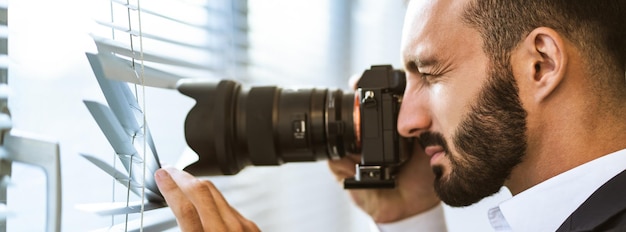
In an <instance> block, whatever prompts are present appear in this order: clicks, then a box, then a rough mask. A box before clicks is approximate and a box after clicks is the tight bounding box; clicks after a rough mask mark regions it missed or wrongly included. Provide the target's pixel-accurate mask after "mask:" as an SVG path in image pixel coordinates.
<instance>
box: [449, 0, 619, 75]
mask: <svg viewBox="0 0 626 232" xmlns="http://www.w3.org/2000/svg"><path fill="white" fill-rule="evenodd" d="M461 17H462V20H463V21H464V22H465V23H467V24H468V25H470V27H473V28H475V29H477V30H478V31H479V32H480V33H481V36H482V38H483V49H484V51H485V53H486V54H487V55H488V56H489V57H490V59H492V61H493V62H497V63H498V62H507V63H508V62H509V60H510V52H511V50H512V49H513V48H515V47H516V46H517V44H518V43H519V42H521V41H522V39H523V38H525V37H526V36H527V35H528V34H529V33H530V32H531V31H532V30H533V29H535V28H538V27H549V28H552V29H554V30H555V31H557V32H558V33H560V34H561V35H563V36H564V37H565V38H566V39H567V40H569V41H571V42H572V43H574V44H575V46H577V47H578V48H579V49H580V50H581V51H582V54H583V56H585V57H586V58H587V59H586V60H588V65H590V68H592V70H589V71H590V73H597V72H602V71H604V72H605V73H603V74H607V73H606V71H607V70H610V71H611V72H617V71H621V75H622V78H623V76H624V72H625V69H626V0H473V1H471V2H470V3H469V4H468V5H467V6H466V10H465V12H464V14H463V15H462V16H461ZM595 69H598V70H595ZM612 74H616V73H612Z"/></svg>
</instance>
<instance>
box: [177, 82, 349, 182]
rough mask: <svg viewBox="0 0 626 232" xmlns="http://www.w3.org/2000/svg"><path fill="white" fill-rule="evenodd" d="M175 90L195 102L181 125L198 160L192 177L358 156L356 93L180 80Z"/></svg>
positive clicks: (193, 168)
mask: <svg viewBox="0 0 626 232" xmlns="http://www.w3.org/2000/svg"><path fill="white" fill-rule="evenodd" d="M177 88H178V90H179V91H180V92H181V93H183V94H185V95H187V96H190V97H192V98H194V99H195V100H196V105H195V106H194V107H193V108H192V109H191V110H190V111H189V113H188V115H187V118H186V120H185V137H186V140H187V144H188V145H189V146H190V147H191V148H192V149H193V150H194V151H195V152H196V153H197V154H198V156H199V160H198V162H196V163H193V164H191V165H190V166H188V167H186V168H185V170H186V171H188V172H190V173H192V174H194V175H199V176H204V175H233V174H237V173H238V172H239V171H241V170H242V169H243V168H244V167H246V166H249V165H280V164H282V163H285V162H305V161H316V160H322V159H338V158H340V157H343V156H344V155H345V154H346V153H347V152H350V153H359V152H360V150H359V147H360V146H359V141H358V137H357V132H356V129H357V128H358V126H355V125H357V124H358V121H359V114H358V110H357V111H355V104H358V101H356V102H355V97H354V96H355V95H354V93H344V92H343V91H341V90H331V89H316V88H311V89H283V88H280V87H276V86H265V87H253V88H250V89H243V88H242V86H241V85H240V84H239V83H237V82H235V81H230V80H222V81H219V82H211V81H198V80H192V81H183V82H180V83H179V84H178V87H177ZM356 108H357V109H358V105H357V106H356Z"/></svg>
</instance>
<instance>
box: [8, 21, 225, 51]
mask: <svg viewBox="0 0 626 232" xmlns="http://www.w3.org/2000/svg"><path fill="white" fill-rule="evenodd" d="M96 23H98V24H100V25H102V26H105V27H109V28H112V29H115V30H118V31H121V32H125V33H128V34H131V35H133V36H140V35H141V36H143V37H144V38H149V39H154V40H157V41H161V42H165V43H170V44H176V45H179V46H184V47H188V48H193V49H202V50H205V51H207V52H215V51H214V50H215V49H214V48H212V47H210V46H208V45H202V44H194V43H188V42H183V41H180V40H174V39H170V38H166V37H165V36H160V35H156V34H152V33H149V32H142V33H140V32H139V31H138V30H128V29H127V26H120V25H115V24H113V23H110V22H103V21H99V20H96ZM0 29H1V27H0ZM0 32H1V31H0ZM1 35H2V34H0V36H1Z"/></svg>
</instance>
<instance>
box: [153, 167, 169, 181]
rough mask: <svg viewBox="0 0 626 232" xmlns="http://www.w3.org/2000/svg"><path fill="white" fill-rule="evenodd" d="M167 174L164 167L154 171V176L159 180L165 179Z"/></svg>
mask: <svg viewBox="0 0 626 232" xmlns="http://www.w3.org/2000/svg"><path fill="white" fill-rule="evenodd" d="M168 176H169V173H167V171H166V170H165V169H159V170H156V172H154V177H155V178H156V179H159V180H162V179H165V178H167V177H168Z"/></svg>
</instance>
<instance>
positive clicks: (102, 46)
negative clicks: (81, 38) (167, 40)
mask: <svg viewBox="0 0 626 232" xmlns="http://www.w3.org/2000/svg"><path fill="white" fill-rule="evenodd" d="M92 38H93V39H94V41H95V42H96V47H97V48H98V52H100V53H114V54H118V55H122V56H126V57H128V58H132V59H136V60H144V61H152V62H156V63H162V64H167V65H174V66H184V67H188V68H195V69H204V70H210V69H209V68H208V67H207V66H208V65H205V64H198V63H192V62H188V61H185V60H182V59H177V58H175V57H171V56H168V55H167V54H158V53H156V52H152V51H146V50H144V51H143V54H141V53H140V52H139V51H136V50H133V49H131V48H130V46H128V45H126V44H124V43H121V42H119V41H115V40H111V39H106V38H103V37H99V36H95V35H94V36H92Z"/></svg>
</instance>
